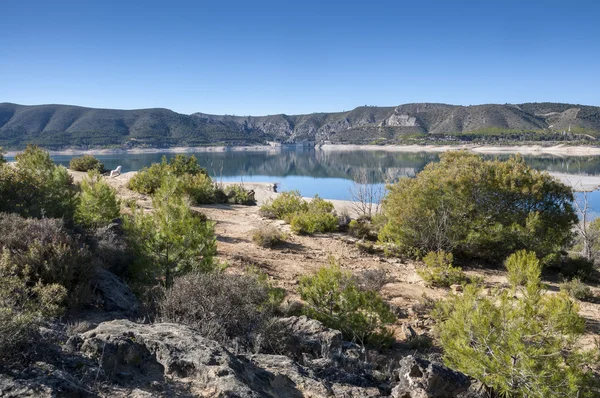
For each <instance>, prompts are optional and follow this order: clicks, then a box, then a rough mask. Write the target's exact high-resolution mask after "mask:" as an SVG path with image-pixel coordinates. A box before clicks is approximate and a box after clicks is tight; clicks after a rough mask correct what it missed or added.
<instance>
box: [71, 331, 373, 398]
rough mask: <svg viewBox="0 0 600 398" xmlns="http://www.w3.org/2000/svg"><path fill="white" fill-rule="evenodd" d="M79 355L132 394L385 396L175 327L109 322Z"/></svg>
mask: <svg viewBox="0 0 600 398" xmlns="http://www.w3.org/2000/svg"><path fill="white" fill-rule="evenodd" d="M299 323H300V324H302V325H304V326H303V328H305V329H306V330H308V331H311V332H316V333H315V334H317V335H318V334H319V333H321V332H324V333H325V334H326V335H327V334H329V335H331V336H332V337H333V339H334V340H335V338H336V337H335V336H336V335H335V334H333V333H329V332H327V331H321V332H318V331H317V330H316V329H317V327H316V325H310V326H309V324H310V322H303V321H300V322H299ZM338 333H339V332H338ZM307 340H309V339H307ZM306 346H307V347H310V345H306ZM311 349H312V348H311ZM80 351H81V352H82V353H83V354H84V355H86V356H88V357H90V358H94V359H96V360H97V361H98V362H99V363H100V367H101V369H102V372H103V374H104V376H105V377H106V378H107V379H108V380H109V381H110V382H112V383H115V384H117V385H119V386H123V387H127V388H131V389H132V388H142V387H143V386H162V385H165V384H169V383H172V382H177V383H179V384H180V385H182V386H184V387H185V389H186V391H188V392H189V393H190V394H191V395H193V396H198V397H338V396H339V397H375V396H380V395H381V394H380V393H379V389H378V388H376V387H375V386H373V385H372V383H369V382H368V381H364V380H361V381H362V385H360V384H361V383H358V384H359V385H355V384H350V383H338V382H336V381H335V380H334V381H330V380H322V379H319V378H317V377H315V375H314V373H313V372H312V371H311V370H310V369H308V368H306V367H304V366H301V365H299V364H298V363H296V362H294V361H293V360H291V359H290V358H288V357H285V356H277V355H253V356H242V355H234V354H233V353H232V352H230V351H229V350H227V349H226V348H224V347H223V346H221V345H219V344H218V343H216V342H214V341H212V340H208V339H205V338H202V337H200V336H199V335H198V334H197V333H195V332H194V331H193V330H192V329H190V328H188V327H185V326H182V325H177V324H169V323H160V324H153V325H142V324H136V323H133V322H130V321H127V320H118V321H111V322H105V323H102V324H100V325H99V326H98V327H97V328H96V329H94V330H91V331H89V332H86V333H83V334H82V335H81V345H80Z"/></svg>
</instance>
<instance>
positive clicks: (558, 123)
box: [0, 103, 600, 149]
mask: <svg viewBox="0 0 600 398" xmlns="http://www.w3.org/2000/svg"><path fill="white" fill-rule="evenodd" d="M569 128H571V129H572V130H573V131H577V132H581V133H586V134H587V133H590V134H593V135H595V134H596V133H600V107H592V106H582V105H570V104H556V103H542V104H520V105H510V104H505V105H495V104H491V105H476V106H454V105H446V104H429V103H423V104H406V105H400V106H398V107H395V108H394V107H369V106H364V107H359V108H356V109H353V110H351V111H348V112H336V113H313V114H309V115H283V114H282V115H270V116H258V117H257V116H230V115H209V114H204V113H194V114H192V115H182V114H178V113H175V112H173V111H170V110H168V109H140V110H131V111H124V110H111V109H92V108H83V107H76V106H67V105H39V106H23V105H16V104H10V103H3V104H0V146H4V147H7V148H19V147H22V146H24V145H25V144H26V143H36V144H40V145H44V146H46V147H50V148H56V149H58V148H64V147H94V146H107V145H135V146H137V145H144V146H153V147H165V146H177V145H182V146H195V145H216V144H220V145H234V144H238V145H248V144H263V143H265V142H266V141H278V142H298V141H333V142H350V143H368V142H371V141H373V140H376V139H379V138H386V139H388V140H392V141H394V140H398V139H399V138H401V137H402V136H403V135H405V134H414V133H420V134H455V133H464V132H476V131H481V130H486V129H496V130H497V131H499V132H503V131H504V132H506V133H510V132H515V131H541V130H546V131H558V132H560V131H563V130H568V129H569Z"/></svg>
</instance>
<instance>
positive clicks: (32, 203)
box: [0, 146, 77, 220]
mask: <svg viewBox="0 0 600 398" xmlns="http://www.w3.org/2000/svg"><path fill="white" fill-rule="evenodd" d="M16 159H17V162H16V164H15V165H14V166H12V165H10V164H5V163H0V198H2V200H0V212H8V213H18V214H20V215H22V216H24V217H35V218H42V217H49V218H61V217H64V218H65V219H67V220H70V219H72V218H73V213H74V211H75V207H76V204H77V195H76V189H75V186H74V185H73V179H72V177H71V176H70V175H69V173H68V171H67V169H66V168H64V167H62V166H56V165H55V164H54V163H53V162H52V160H51V159H50V155H49V154H48V152H47V151H45V150H43V149H40V148H38V147H35V146H28V147H27V149H26V150H25V151H24V152H23V153H21V154H18V155H17V156H16Z"/></svg>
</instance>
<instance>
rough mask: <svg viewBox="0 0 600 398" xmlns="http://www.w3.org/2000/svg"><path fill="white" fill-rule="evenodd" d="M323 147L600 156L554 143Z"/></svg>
mask: <svg viewBox="0 0 600 398" xmlns="http://www.w3.org/2000/svg"><path fill="white" fill-rule="evenodd" d="M321 149H322V150H324V151H355V150H372V151H375V150H377V151H387V152H409V153H415V152H438V153H439V152H448V151H458V150H467V151H471V152H475V153H479V154H498V155H502V154H517V153H520V154H522V155H556V156H600V147H593V146H589V145H578V146H568V145H562V144H561V145H553V146H542V145H539V144H536V145H521V146H496V145H476V144H460V145H382V146H378V145H353V144H340V145H330V144H327V145H323V146H321Z"/></svg>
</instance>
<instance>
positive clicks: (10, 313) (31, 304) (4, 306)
mask: <svg viewBox="0 0 600 398" xmlns="http://www.w3.org/2000/svg"><path fill="white" fill-rule="evenodd" d="M31 281H35V278H34V277H33V276H32V275H29V273H28V270H27V269H26V268H25V269H24V268H23V267H20V266H17V265H15V264H14V263H13V262H12V258H11V256H10V252H9V249H8V248H4V249H3V252H2V255H1V256H0V358H2V361H3V365H5V366H8V365H9V364H11V363H12V362H21V361H23V360H25V359H26V358H27V354H28V353H29V352H30V351H32V349H33V348H34V347H36V346H38V343H39V342H38V341H36V339H35V335H36V333H37V330H38V329H39V327H40V326H42V324H43V322H44V321H45V320H46V319H47V318H49V317H53V316H57V315H60V314H61V312H62V309H63V307H62V304H63V302H64V300H65V298H66V293H67V292H66V290H65V288H64V287H62V286H60V285H59V284H43V283H41V282H36V283H32V282H31Z"/></svg>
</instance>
